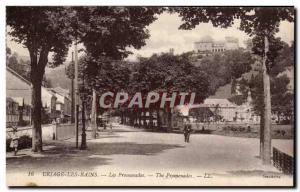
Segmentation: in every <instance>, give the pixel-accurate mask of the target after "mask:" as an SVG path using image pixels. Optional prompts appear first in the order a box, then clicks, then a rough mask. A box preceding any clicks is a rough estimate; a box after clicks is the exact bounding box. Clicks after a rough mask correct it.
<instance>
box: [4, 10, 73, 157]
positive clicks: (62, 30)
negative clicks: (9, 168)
mask: <svg viewBox="0 0 300 192" xmlns="http://www.w3.org/2000/svg"><path fill="white" fill-rule="evenodd" d="M6 13H7V14H6V15H7V17H6V21H7V25H8V26H10V28H11V30H10V31H9V32H8V33H9V35H11V36H12V37H13V40H14V41H16V42H17V43H20V44H22V45H24V47H26V48H27V49H28V51H29V55H30V67H31V71H30V80H31V83H32V123H33V129H32V130H33V131H32V150H33V151H34V152H41V151H42V129H41V109H42V103H41V85H42V80H43V76H44V73H45V67H46V65H47V64H48V55H49V53H50V52H52V53H53V56H52V61H51V62H49V66H57V65H59V64H62V63H63V61H64V60H65V56H66V55H67V51H68V46H69V45H70V44H71V42H72V39H71V36H70V34H71V26H70V20H69V19H70V17H71V15H70V14H71V13H70V12H69V9H68V8H65V7H14V6H12V7H7V10H6Z"/></svg>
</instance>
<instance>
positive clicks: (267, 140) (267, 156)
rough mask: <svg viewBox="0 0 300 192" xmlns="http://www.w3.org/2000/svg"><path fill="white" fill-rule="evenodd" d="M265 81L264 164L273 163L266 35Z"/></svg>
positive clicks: (266, 41)
mask: <svg viewBox="0 0 300 192" xmlns="http://www.w3.org/2000/svg"><path fill="white" fill-rule="evenodd" d="M264 44H265V48H264V58H263V83H264V111H263V113H264V130H263V133H264V135H263V138H264V141H263V164H271V140H272V138H271V92H270V76H269V73H268V67H267V52H268V51H269V40H268V37H267V36H265V37H264Z"/></svg>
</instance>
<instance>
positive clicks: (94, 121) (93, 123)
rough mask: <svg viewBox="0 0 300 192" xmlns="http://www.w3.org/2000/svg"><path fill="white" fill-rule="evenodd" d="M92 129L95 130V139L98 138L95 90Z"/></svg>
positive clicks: (94, 93) (94, 94)
mask: <svg viewBox="0 0 300 192" xmlns="http://www.w3.org/2000/svg"><path fill="white" fill-rule="evenodd" d="M91 116H92V117H91V118H92V119H91V127H92V130H93V138H94V139H96V138H97V109H96V90H95V89H93V101H92V114H91Z"/></svg>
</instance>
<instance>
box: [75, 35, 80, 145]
mask: <svg viewBox="0 0 300 192" xmlns="http://www.w3.org/2000/svg"><path fill="white" fill-rule="evenodd" d="M74 49H75V140H76V148H78V123H79V122H78V116H79V114H78V113H79V100H78V50H77V40H76V41H75V47H74Z"/></svg>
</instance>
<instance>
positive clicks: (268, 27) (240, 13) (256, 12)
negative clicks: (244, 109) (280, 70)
mask: <svg viewBox="0 0 300 192" xmlns="http://www.w3.org/2000/svg"><path fill="white" fill-rule="evenodd" d="M171 11H175V12H177V13H179V16H180V17H182V20H183V21H184V23H183V24H182V25H181V26H180V28H181V29H192V28H194V27H195V26H197V25H199V24H200V23H203V22H204V23H208V22H211V23H212V24H213V26H215V27H229V26H231V25H232V24H233V23H234V21H235V19H240V29H241V30H242V31H244V32H245V33H246V34H248V35H250V36H259V37H261V38H262V39H264V44H263V46H262V47H260V48H261V49H262V50H264V51H263V53H264V54H263V61H264V62H263V68H264V72H263V73H264V76H263V77H264V78H263V79H264V101H265V102H264V104H265V105H264V117H263V118H264V132H265V134H264V141H265V142H264V152H263V163H264V164H270V163H271V131H270V129H271V123H270V114H271V94H270V78H269V68H270V67H271V63H272V56H273V55H274V54H273V53H272V52H271V51H270V49H269V45H268V41H269V40H270V39H271V38H273V37H274V35H275V34H276V33H277V32H278V31H279V25H280V22H281V21H284V20H287V21H289V22H293V21H294V8H292V7H232V8H228V7H227V8H223V7H204V8H203V7H180V8H172V9H171Z"/></svg>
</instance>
